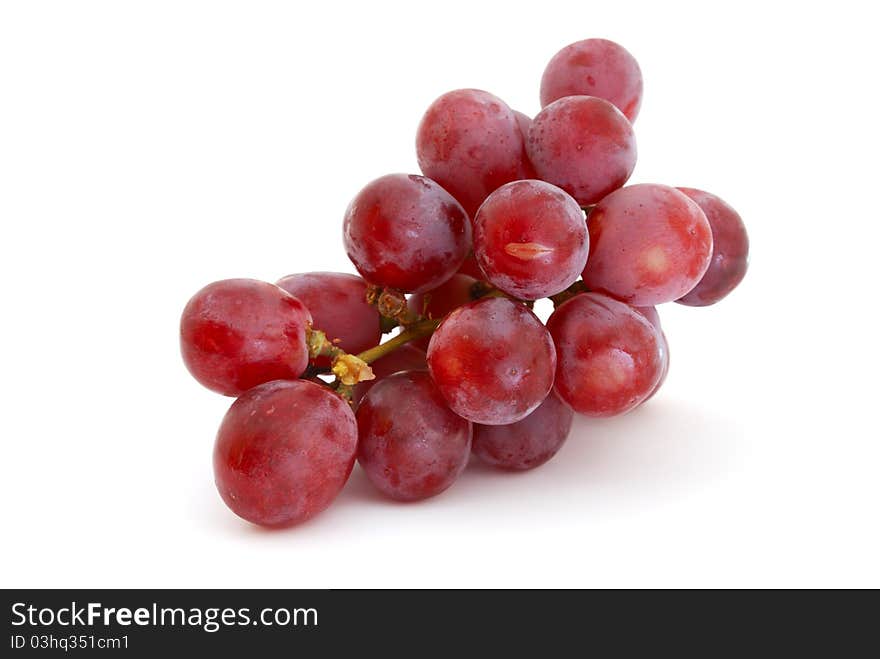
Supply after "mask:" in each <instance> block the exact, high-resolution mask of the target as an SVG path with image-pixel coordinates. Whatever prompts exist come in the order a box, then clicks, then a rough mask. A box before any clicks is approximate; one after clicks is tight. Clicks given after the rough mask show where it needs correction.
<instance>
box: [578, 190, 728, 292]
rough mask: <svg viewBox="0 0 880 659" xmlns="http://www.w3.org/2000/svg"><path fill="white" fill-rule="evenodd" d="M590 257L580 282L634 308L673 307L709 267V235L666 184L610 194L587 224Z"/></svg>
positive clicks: (697, 213) (702, 220) (696, 212)
mask: <svg viewBox="0 0 880 659" xmlns="http://www.w3.org/2000/svg"><path fill="white" fill-rule="evenodd" d="M587 228H588V229H589V231H590V256H589V258H588V259H587V267H586V268H585V269H584V282H585V283H586V285H587V287H588V288H590V289H591V290H596V291H601V292H603V293H607V294H609V295H611V296H613V297H616V298H618V299H620V300H624V301H625V302H628V303H630V304H632V305H634V306H640V307H641V306H651V305H655V304H662V303H664V302H672V301H673V300H677V299H678V298H680V297H682V296H683V295H685V294H686V293H687V292H689V291H690V290H691V289H692V288H693V287H694V286H696V284H697V282H698V281H700V278H701V277H702V276H703V274H704V273H705V272H706V268H708V267H709V261H710V259H711V256H712V230H711V229H710V227H709V221H708V220H707V219H706V215H705V214H704V213H703V211H702V210H700V207H699V206H698V205H697V204H696V203H694V202H693V201H691V200H690V199H689V198H688V197H687V196H685V195H684V194H683V193H681V192H679V191H678V190H676V189H675V188H671V187H669V186H666V185H655V184H651V183H643V184H639V185H631V186H628V187H625V188H623V189H621V190H618V191H616V192H613V193H611V194H610V195H608V196H607V197H606V198H605V199H603V200H602V201H601V202H599V204H597V205H596V207H595V208H594V209H593V210H592V212H591V213H590V215H589V218H588V219H587Z"/></svg>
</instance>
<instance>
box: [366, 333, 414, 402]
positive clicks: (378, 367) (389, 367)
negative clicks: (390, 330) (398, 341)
mask: <svg viewBox="0 0 880 659" xmlns="http://www.w3.org/2000/svg"><path fill="white" fill-rule="evenodd" d="M370 368H372V369H373V375H375V376H376V377H375V379H373V380H365V381H363V382H358V383H357V384H356V385H355V387H354V393H353V394H352V397H351V399H352V400H353V401H354V402H355V403H358V402H359V401H360V400H361V399H362V398H363V397H364V396H365V395H366V393H367V392H368V391H369V390H370V389H372V388H373V385H374V384H377V383H378V382H380V381H381V380H383V379H384V378H387V377H388V376H389V375H393V374H394V373H399V372H400V371H427V370H428V362H427V361H426V360H425V351H424V350H420V349H419V348H417V347H416V346H415V345H413V344H412V343H407V344H404V345H402V346H400V347H399V348H397V349H396V350H394V351H392V352H389V353H388V354H387V355H385V356H384V357H380V358H379V359H377V360H376V361H374V362H372V363H371V364H370Z"/></svg>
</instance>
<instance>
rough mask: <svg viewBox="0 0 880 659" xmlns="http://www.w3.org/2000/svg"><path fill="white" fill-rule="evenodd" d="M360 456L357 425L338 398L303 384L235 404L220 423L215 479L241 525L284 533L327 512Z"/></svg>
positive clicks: (264, 390)
mask: <svg viewBox="0 0 880 659" xmlns="http://www.w3.org/2000/svg"><path fill="white" fill-rule="evenodd" d="M356 451H357V423H356V421H355V418H354V413H353V412H352V411H351V408H350V407H349V406H348V404H347V403H346V402H345V401H344V400H343V399H342V398H341V397H340V396H338V395H337V394H336V393H334V392H333V391H331V390H330V389H328V388H327V387H324V386H322V385H319V384H315V383H313V382H307V381H305V380H294V381H280V380H278V381H275V382H267V383H265V384H262V385H260V386H258V387H254V388H253V389H251V390H250V391H248V392H247V393H245V394H244V395H243V396H242V397H241V398H239V399H238V400H236V401H235V402H234V403H233V404H232V407H230V408H229V411H228V412H227V413H226V416H225V417H224V418H223V423H222V424H221V425H220V431H219V432H218V433H217V441H216V443H215V445H214V479H215V481H216V483H217V489H218V490H219V492H220V496H221V497H223V501H225V502H226V505H227V506H229V507H230V508H231V509H232V511H233V512H234V513H235V514H236V515H238V516H239V517H242V518H244V519H246V520H248V521H249V522H253V523H254V524H260V525H262V526H287V525H290V524H296V523H298V522H302V521H304V520H306V519H308V518H310V517H312V516H313V515H315V514H317V513H319V512H321V511H322V510H324V509H325V508H326V507H327V506H328V505H330V503H331V502H332V501H333V499H335V498H336V495H337V494H339V491H340V490H341V489H342V486H343V485H345V482H346V481H347V480H348V476H349V474H350V473H351V469H352V466H353V465H354V459H355V452H356Z"/></svg>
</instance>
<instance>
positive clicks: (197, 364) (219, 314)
mask: <svg viewBox="0 0 880 659" xmlns="http://www.w3.org/2000/svg"><path fill="white" fill-rule="evenodd" d="M311 322H312V317H311V315H310V314H309V311H308V309H307V308H306V307H305V305H304V304H303V303H302V302H300V301H299V300H298V299H297V298H295V297H293V296H292V295H290V294H288V293H287V292H285V291H283V290H281V289H280V288H278V287H277V286H275V285H274V284H269V283H267V282H264V281H256V280H254V279H225V280H223V281H217V282H214V283H213V284H208V285H207V286H205V287H204V288H203V289H202V290H200V291H199V292H198V293H196V294H195V295H194V296H193V297H192V298H191V299H190V301H189V302H188V303H187V305H186V307H185V308H184V310H183V315H182V316H181V319H180V350H181V353H182V354H183V361H184V363H185V364H186V367H187V368H188V369H189V372H190V373H192V375H193V377H194V378H195V379H196V380H198V381H199V382H201V383H202V384H203V385H205V386H206V387H208V389H212V390H213V391H217V392H219V393H221V394H225V395H227V396H237V395H239V394H241V393H244V392H245V391H247V390H248V389H250V388H251V387H254V386H256V385H258V384H262V383H263V382H269V381H270V380H280V379H295V378H298V377H299V376H300V375H301V374H302V372H303V371H304V370H305V369H306V366H308V364H309V351H308V346H307V345H306V330H307V329H308V327H309V326H310V324H311Z"/></svg>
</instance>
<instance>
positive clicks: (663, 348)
mask: <svg viewBox="0 0 880 659" xmlns="http://www.w3.org/2000/svg"><path fill="white" fill-rule="evenodd" d="M642 93H643V83H642V73H641V69H640V68H639V65H638V63H637V62H636V60H635V58H634V57H633V56H632V55H631V54H630V53H629V52H628V51H627V50H626V49H624V48H623V47H622V46H620V45H618V44H616V43H614V42H612V41H608V40H605V39H586V40H584V41H579V42H577V43H574V44H571V45H569V46H566V47H565V48H563V49H562V50H560V51H559V52H558V53H556V55H554V56H553V58H552V59H551V60H550V62H549V63H548V65H547V67H546V69H545V70H544V74H543V76H542V78H541V81H540V94H539V96H540V101H541V106H542V109H541V110H540V112H538V114H537V115H536V116H534V117H529V116H527V115H525V114H523V113H522V112H519V111H517V110H515V109H513V108H511V107H509V106H508V105H507V104H506V103H505V102H504V101H503V100H501V99H500V98H498V97H497V96H494V95H493V94H490V93H489V92H486V91H482V90H478V89H459V90H455V91H451V92H448V93H446V94H443V95H442V96H440V97H439V98H437V100H435V101H434V102H433V103H432V104H431V105H430V107H429V108H428V109H427V111H426V112H425V114H424V116H423V117H422V120H421V122H420V124H419V126H418V130H417V134H416V155H417V159H418V164H419V167H420V169H421V174H403V173H395V174H387V175H385V176H382V177H380V178H377V179H375V180H373V181H372V182H370V183H368V184H367V185H366V186H365V187H364V188H363V189H362V190H361V191H360V192H358V194H357V195H355V197H354V199H353V200H352V201H351V202H350V203H349V205H348V207H347V209H346V210H345V212H344V215H343V244H344V248H345V251H346V254H347V255H348V257H349V259H350V260H351V262H352V264H353V265H354V267H355V269H356V270H357V271H358V273H359V275H360V276H358V275H353V274H346V273H337V272H308V273H297V274H291V275H288V276H285V277H282V278H281V279H279V280H278V281H277V282H276V283H274V284H272V283H268V282H263V281H257V280H253V279H228V280H223V281H218V282H214V283H212V284H209V285H207V286H205V287H204V288H203V289H201V290H200V291H198V292H197V293H196V294H195V295H194V296H193V297H192V298H191V299H190V300H189V302H188V303H187V304H186V306H185V308H184V310H183V314H182V317H181V321H180V345H181V353H182V356H183V361H184V363H185V365H186V367H187V368H188V369H189V371H190V373H191V374H192V375H193V377H194V378H195V379H196V380H197V381H198V382H200V383H201V384H202V385H204V386H205V387H207V388H208V389H211V390H213V391H215V392H217V393H220V394H224V395H226V396H234V397H236V400H235V402H234V403H233V404H232V406H231V407H230V408H229V411H228V412H227V414H226V416H225V417H224V418H223V420H222V422H221V424H220V429H219V432H218V433H217V437H216V441H215V444H214V475H215V482H216V485H217V489H218V491H219V493H220V496H221V498H222V499H223V501H224V502H225V503H226V504H227V506H228V507H229V508H230V509H231V510H232V511H233V512H234V513H236V514H237V515H239V516H240V517H242V518H243V519H245V520H247V521H249V522H252V523H254V524H258V525H261V526H266V527H273V528H275V527H288V526H291V525H294V524H297V523H300V522H303V521H305V520H307V519H309V518H311V517H313V516H314V515H316V514H317V513H319V512H321V511H322V510H324V509H325V508H327V507H328V506H329V505H330V504H331V503H332V502H333V500H334V499H335V498H336V496H337V495H338V494H339V492H340V491H341V490H342V488H343V487H344V485H345V483H346V482H347V480H348V478H349V475H350V474H351V472H352V469H353V467H354V464H355V462H358V463H359V464H360V466H361V468H362V469H363V471H364V473H365V474H366V476H367V478H368V479H369V480H370V482H371V483H372V484H373V485H374V486H375V487H376V488H377V489H378V490H379V491H380V492H381V493H383V494H384V495H386V496H388V497H390V498H392V499H395V500H399V501H418V500H422V499H426V498H428V497H433V496H436V495H438V494H440V493H441V492H443V491H445V490H446V489H447V488H449V487H450V486H452V485H453V484H454V482H455V480H456V479H457V478H458V477H459V475H460V474H461V473H462V472H463V471H464V470H465V468H466V466H467V464H468V461H469V458H470V456H471V454H474V455H476V456H477V458H479V459H480V460H481V461H482V462H484V463H485V464H487V465H490V466H492V467H495V468H498V469H503V470H508V471H523V470H528V469H533V468H535V467H538V466H540V465H542V464H544V463H546V462H547V461H548V460H550V459H551V458H553V456H554V455H556V454H557V452H558V451H559V449H560V448H561V446H562V445H563V443H564V442H565V441H566V438H567V437H568V435H569V433H570V431H571V427H572V422H573V418H574V415H575V414H580V415H584V416H588V417H610V416H616V415H619V414H624V413H626V412H629V411H631V410H633V409H635V408H637V407H639V406H640V405H642V404H644V403H645V402H646V401H647V400H649V399H650V398H652V397H653V396H654V395H655V394H656V392H657V390H658V389H659V388H660V386H661V385H662V384H663V382H664V380H665V379H666V374H667V373H668V370H669V345H668V343H667V339H666V335H665V334H664V332H663V329H662V327H661V325H660V317H659V314H658V313H657V309H656V307H657V306H658V305H661V304H664V303H668V302H677V303H679V304H682V305H687V306H695V307H700V306H709V305H712V304H715V303H716V302H719V301H720V300H722V299H723V298H725V297H726V296H727V295H728V294H730V292H731V291H732V290H733V289H734V288H736V286H737V285H738V284H739V283H740V282H741V281H742V279H743V277H744V276H745V274H746V269H747V267H748V253H749V242H748V236H747V234H746V229H745V226H744V224H743V222H742V219H741V218H740V216H739V215H738V214H737V212H736V211H735V210H734V209H733V208H732V207H731V206H730V205H729V204H728V203H727V202H725V201H724V200H722V199H721V198H720V197H718V196H716V195H714V194H712V193H709V192H705V191H702V190H697V189H694V188H688V187H674V186H668V185H659V184H652V183H639V184H631V185H627V182H628V180H629V178H630V175H631V174H632V172H633V169H634V167H635V164H636V140H635V132H634V129H633V122H634V121H635V120H636V117H637V115H638V113H639V109H640V107H641V102H642ZM543 298H549V299H550V300H552V301H553V304H554V307H555V309H554V311H553V313H552V314H551V315H550V317H549V319H548V320H547V322H546V323H543V322H542V321H541V320H540V319H539V318H538V316H536V315H535V314H534V313H533V311H532V309H531V307H532V304H533V302H534V301H535V300H539V299H543ZM392 332H396V333H395V334H394V335H393V336H389V337H388V338H386V340H385V341H384V342H383V340H382V338H383V336H384V335H390V334H391V333H392Z"/></svg>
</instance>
